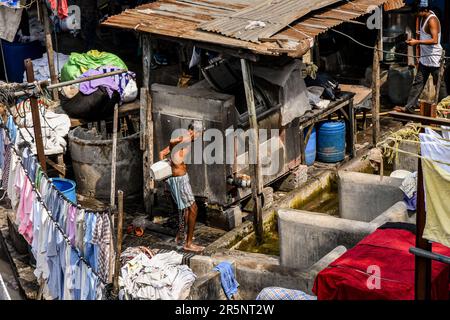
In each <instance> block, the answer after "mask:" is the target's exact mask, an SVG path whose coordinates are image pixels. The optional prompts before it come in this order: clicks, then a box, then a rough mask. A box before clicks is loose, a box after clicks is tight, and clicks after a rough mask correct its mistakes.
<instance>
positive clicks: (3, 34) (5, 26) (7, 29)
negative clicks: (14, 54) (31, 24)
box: [0, 1, 23, 42]
mask: <svg viewBox="0 0 450 320" xmlns="http://www.w3.org/2000/svg"><path fill="white" fill-rule="evenodd" d="M5 4H6V3H5V1H1V2H0V21H1V22H2V23H0V39H3V40H6V41H9V42H13V41H14V37H15V36H16V33H17V30H18V29H19V26H20V21H21V20H22V10H23V9H16V8H13V7H9V6H6V5H5Z"/></svg>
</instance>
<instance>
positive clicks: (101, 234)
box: [92, 214, 112, 279]
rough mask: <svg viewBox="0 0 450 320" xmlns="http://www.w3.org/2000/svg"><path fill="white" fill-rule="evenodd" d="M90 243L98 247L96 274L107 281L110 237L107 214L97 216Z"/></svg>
mask: <svg viewBox="0 0 450 320" xmlns="http://www.w3.org/2000/svg"><path fill="white" fill-rule="evenodd" d="M92 243H93V244H95V245H97V246H98V260H97V263H98V269H97V273H98V274H99V276H100V277H102V278H103V279H108V275H109V266H110V263H109V260H110V245H111V243H112V237H111V224H110V220H109V217H108V215H107V214H98V216H97V223H96V225H95V229H94V232H93V234H92Z"/></svg>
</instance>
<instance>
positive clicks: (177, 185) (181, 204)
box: [167, 173, 195, 221]
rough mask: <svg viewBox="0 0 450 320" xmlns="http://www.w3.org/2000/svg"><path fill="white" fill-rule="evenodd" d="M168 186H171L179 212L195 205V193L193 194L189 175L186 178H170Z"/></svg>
mask: <svg viewBox="0 0 450 320" xmlns="http://www.w3.org/2000/svg"><path fill="white" fill-rule="evenodd" d="M167 184H168V185H169V188H170V192H171V193H172V197H173V200H174V201H175V202H176V203H177V207H178V210H184V209H186V208H189V207H190V206H192V205H193V204H194V202H195V198H194V193H193V192H192V188H191V183H190V182H189V176H188V174H187V173H186V174H185V175H184V176H179V177H170V178H169V179H167ZM180 220H181V218H180ZM183 221H184V220H183Z"/></svg>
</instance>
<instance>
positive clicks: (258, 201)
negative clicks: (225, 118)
mask: <svg viewBox="0 0 450 320" xmlns="http://www.w3.org/2000/svg"><path fill="white" fill-rule="evenodd" d="M241 68H242V79H243V81H244V89H245V97H246V100H247V109H248V117H249V122H250V130H252V131H253V145H254V146H255V150H253V151H254V152H255V153H256V163H255V164H252V163H250V164H249V167H250V171H251V172H252V175H253V180H252V183H251V185H252V194H253V200H254V202H255V206H254V208H253V211H254V218H253V225H254V230H255V234H256V241H257V243H259V244H260V243H262V239H263V219H262V191H263V179H262V172H261V162H260V154H259V132H258V120H257V117H256V107H255V96H254V93H253V81H252V78H251V77H252V75H251V70H250V64H249V62H248V61H247V60H245V59H241ZM250 152H252V150H251V148H250V150H249V155H250ZM249 159H250V157H249Z"/></svg>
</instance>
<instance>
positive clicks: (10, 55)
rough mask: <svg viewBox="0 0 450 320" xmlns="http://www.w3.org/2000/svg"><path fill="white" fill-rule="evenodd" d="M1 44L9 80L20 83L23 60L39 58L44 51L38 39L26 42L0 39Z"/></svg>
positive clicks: (23, 66) (21, 80) (23, 68)
mask: <svg viewBox="0 0 450 320" xmlns="http://www.w3.org/2000/svg"><path fill="white" fill-rule="evenodd" d="M2 46H3V54H4V57H5V65H6V73H7V75H8V81H9V82H18V83H22V82H23V73H24V71H25V64H24V60H25V59H31V60H34V59H38V58H41V57H42V54H43V52H44V50H43V47H42V45H41V43H40V42H39V41H38V40H36V41H31V42H27V43H20V42H8V41H5V40H2Z"/></svg>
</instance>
